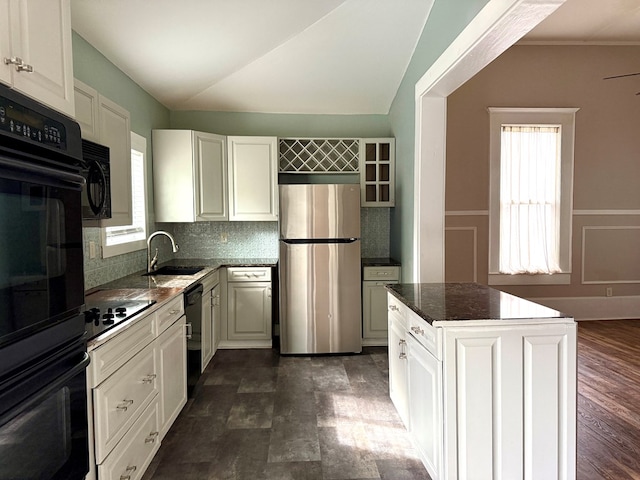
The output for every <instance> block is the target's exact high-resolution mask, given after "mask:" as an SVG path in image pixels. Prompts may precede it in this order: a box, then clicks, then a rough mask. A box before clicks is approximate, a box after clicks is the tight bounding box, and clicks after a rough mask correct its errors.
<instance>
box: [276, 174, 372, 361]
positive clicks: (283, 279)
mask: <svg viewBox="0 0 640 480" xmlns="http://www.w3.org/2000/svg"><path fill="white" fill-rule="evenodd" d="M279 272H280V352H281V353H283V354H309V353H349V352H355V353H357V352H360V351H362V326H361V325H362V321H361V315H362V313H361V304H362V302H361V293H360V292H361V275H360V185H351V184H341V185H280V262H279Z"/></svg>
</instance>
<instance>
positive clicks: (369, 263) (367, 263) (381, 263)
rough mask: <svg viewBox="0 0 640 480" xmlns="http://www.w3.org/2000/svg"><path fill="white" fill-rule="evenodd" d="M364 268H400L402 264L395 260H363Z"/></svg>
mask: <svg viewBox="0 0 640 480" xmlns="http://www.w3.org/2000/svg"><path fill="white" fill-rule="evenodd" d="M362 266H363V267H400V266H401V265H400V262H398V261H397V260H394V259H393V258H384V257H378V258H363V259H362Z"/></svg>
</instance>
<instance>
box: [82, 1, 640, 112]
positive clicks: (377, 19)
mask: <svg viewBox="0 0 640 480" xmlns="http://www.w3.org/2000/svg"><path fill="white" fill-rule="evenodd" d="M432 4H433V0H404V1H402V2H394V1H389V0H322V1H318V0H269V1H268V2H266V1H264V0H234V1H231V0H181V1H180V2H176V1H175V0H154V1H153V2H150V1H149V0H109V1H105V0H102V1H90V0H72V1H71V12H72V27H73V29H74V30H75V31H76V32H77V33H78V34H79V35H80V36H82V37H83V38H84V39H85V40H87V41H88V42H89V43H90V44H91V45H93V46H94V47H95V48H96V49H97V50H98V51H100V52H101V53H102V54H103V55H104V56H105V57H106V58H108V59H109V60H110V61H111V62H112V63H113V64H115V65H116V66H117V67H118V68H120V70H122V71H123V72H124V73H126V74H127V75H128V76H129V77H131V78H132V79H133V80H134V81H135V82H136V83H137V84H139V85H140V86H141V87H142V88H143V89H145V90H146V91H147V92H149V93H150V94H151V95H152V96H153V97H154V98H156V99H157V100H158V101H160V102H161V103H162V104H164V105H165V106H166V107H168V108H170V109H172V110H214V111H234V112H269V113H313V114H386V113H388V112H389V108H390V106H391V103H392V102H393V99H394V97H395V94H396V92H397V90H398V87H399V85H400V82H401V81H402V77H403V76H404V74H405V71H406V69H407V66H408V64H409V61H410V59H411V56H412V54H413V51H414V49H415V46H416V43H417V41H418V39H419V37H420V34H421V33H422V29H423V27H424V24H425V22H426V19H427V17H428V15H429V12H430V9H431V6H432ZM150 5H152V8H150ZM567 42H568V43H585V42H586V43H619V42H622V43H625V44H640V3H639V2H638V0H607V1H604V2H603V1H602V0H567V2H566V3H565V4H563V5H562V6H561V7H560V8H559V9H558V10H557V11H556V12H555V13H554V14H553V15H551V16H550V17H548V18H547V19H546V20H545V21H543V22H542V23H541V24H540V25H539V26H538V27H536V28H535V29H534V30H532V31H531V32H530V33H529V34H528V35H527V36H526V37H525V38H524V39H523V43H567Z"/></svg>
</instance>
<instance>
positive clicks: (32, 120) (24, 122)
mask: <svg viewBox="0 0 640 480" xmlns="http://www.w3.org/2000/svg"><path fill="white" fill-rule="evenodd" d="M0 131H3V132H6V133H9V134H11V135H13V136H16V137H23V138H28V139H29V140H31V141H33V142H37V143H40V144H43V145H47V146H49V147H55V148H59V149H61V150H66V144H67V141H66V130H65V127H64V125H63V124H62V123H60V122H57V121H55V120H53V119H51V118H48V117H46V116H44V115H42V114H40V113H38V112H36V111H34V110H32V109H30V108H27V107H25V106H23V105H20V104H18V103H15V102H12V101H11V100H9V99H8V98H4V97H1V96H0Z"/></svg>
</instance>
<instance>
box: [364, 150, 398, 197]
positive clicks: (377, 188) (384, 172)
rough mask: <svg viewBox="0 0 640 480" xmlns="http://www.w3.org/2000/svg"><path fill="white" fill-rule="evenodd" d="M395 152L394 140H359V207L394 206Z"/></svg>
mask: <svg viewBox="0 0 640 480" xmlns="http://www.w3.org/2000/svg"><path fill="white" fill-rule="evenodd" d="M395 150H396V141H395V139H394V138H363V139H362V140H360V191H361V201H360V205H361V206H363V207H393V206H395V197H396V189H395V171H396V162H395Z"/></svg>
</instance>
